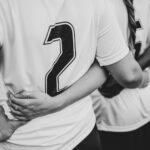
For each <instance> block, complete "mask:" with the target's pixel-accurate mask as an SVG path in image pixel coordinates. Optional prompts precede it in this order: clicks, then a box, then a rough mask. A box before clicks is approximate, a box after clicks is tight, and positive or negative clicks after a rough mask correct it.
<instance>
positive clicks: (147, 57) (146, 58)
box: [137, 46, 150, 70]
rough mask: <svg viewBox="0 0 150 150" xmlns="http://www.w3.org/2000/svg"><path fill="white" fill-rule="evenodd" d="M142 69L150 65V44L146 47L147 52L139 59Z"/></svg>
mask: <svg viewBox="0 0 150 150" xmlns="http://www.w3.org/2000/svg"><path fill="white" fill-rule="evenodd" d="M137 61H138V63H139V65H140V66H141V68H142V70H144V69H145V68H147V67H149V66H150V46H148V47H147V48H146V49H145V52H144V53H143V54H142V55H141V56H140V57H139V59H138V60H137Z"/></svg>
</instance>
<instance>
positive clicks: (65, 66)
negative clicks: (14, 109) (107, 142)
mask: <svg viewBox="0 0 150 150" xmlns="http://www.w3.org/2000/svg"><path fill="white" fill-rule="evenodd" d="M116 35H117V36H116ZM112 39H113V40H112ZM118 41H119V42H118ZM0 45H1V47H2V53H3V60H2V76H3V80H4V83H5V85H6V89H7V90H11V91H12V92H13V93H17V92H19V91H22V90H24V91H34V90H40V91H42V92H46V93H47V94H49V95H51V96H55V95H57V94H59V93H60V92H61V91H63V90H64V89H66V88H67V87H69V86H70V85H72V84H73V83H74V82H75V81H77V80H78V79H79V78H80V77H82V76H83V75H84V74H85V73H86V72H87V70H88V69H89V68H90V66H91V64H92V63H93V61H94V59H95V56H96V58H97V60H98V61H99V63H100V64H101V65H102V66H103V65H109V64H112V63H115V62H116V61H119V60H120V59H122V58H123V57H125V56H126V55H127V53H128V48H127V46H126V44H125V43H124V40H123V37H122V35H121V32H120V30H119V27H118V26H117V24H116V23H115V22H114V19H113V17H112V16H111V14H110V13H109V10H108V9H107V6H106V4H105V0H94V1H93V0H73V1H70V0H0ZM94 124H95V116H94V112H93V108H92V103H91V98H90V97H89V96H88V97H86V98H83V99H82V100H80V101H78V102H76V103H74V104H72V105H70V106H69V107H67V108H65V109H63V110H61V111H59V112H56V113H53V114H49V115H46V116H43V117H39V118H36V119H34V120H32V121H30V122H29V123H27V124H26V125H24V126H22V127H20V128H19V129H17V130H16V132H15V133H14V134H13V135H12V137H11V138H10V139H9V142H11V143H15V144H20V145H26V146H43V147H46V149H48V150H57V149H61V150H70V149H72V148H74V147H75V146H76V145H77V144H78V143H80V142H81V141H82V140H83V139H84V138H85V137H86V136H87V135H88V134H89V133H90V132H91V130H92V129H93V127H94ZM44 150H45V149H44Z"/></svg>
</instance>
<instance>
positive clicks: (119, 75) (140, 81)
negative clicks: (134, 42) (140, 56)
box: [106, 52, 148, 88]
mask: <svg viewBox="0 0 150 150" xmlns="http://www.w3.org/2000/svg"><path fill="white" fill-rule="evenodd" d="M106 68H107V69H108V70H109V72H110V73H111V74H112V76H113V77H114V78H115V79H116V80H117V81H118V82H119V83H120V84H121V85H122V86H124V87H126V88H138V87H144V86H146V85H147V82H148V76H147V74H146V72H144V71H142V70H141V67H140V66H139V64H138V63H137V62H136V60H135V59H134V57H133V56H132V54H131V53H130V52H129V53H128V54H127V56H125V57H124V58H123V59H122V60H120V61H118V62H116V63H114V64H111V65H108V66H106Z"/></svg>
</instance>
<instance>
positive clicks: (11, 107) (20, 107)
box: [8, 100, 25, 114]
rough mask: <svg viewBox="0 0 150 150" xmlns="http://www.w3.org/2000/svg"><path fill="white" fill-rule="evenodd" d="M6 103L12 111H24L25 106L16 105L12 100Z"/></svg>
mask: <svg viewBox="0 0 150 150" xmlns="http://www.w3.org/2000/svg"><path fill="white" fill-rule="evenodd" d="M8 105H9V107H10V109H11V110H12V111H14V112H18V113H21V114H22V113H24V110H25V108H24V107H22V106H20V105H16V104H15V103H13V102H12V101H10V100H9V101H8Z"/></svg>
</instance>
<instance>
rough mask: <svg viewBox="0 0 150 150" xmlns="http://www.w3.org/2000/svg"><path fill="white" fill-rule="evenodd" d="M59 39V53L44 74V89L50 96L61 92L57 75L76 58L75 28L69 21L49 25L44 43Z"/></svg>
mask: <svg viewBox="0 0 150 150" xmlns="http://www.w3.org/2000/svg"><path fill="white" fill-rule="evenodd" d="M56 41H59V43H60V54H59V55H58V57H57V59H56V60H55V62H54V63H53V66H52V68H51V69H50V70H49V71H48V72H47V73H46V76H45V91H46V93H48V94H49V95H50V96H55V95H58V94H59V93H61V92H62V91H63V90H64V89H66V88H67V87H64V88H63V89H60V88H59V77H60V75H61V74H62V73H63V72H64V71H65V70H66V69H67V67H68V66H69V65H70V64H71V63H72V62H73V61H74V60H75V58H76V43H75V30H74V27H73V25H72V24H71V23H69V22H60V23H56V24H55V25H52V26H50V27H49V29H48V32H47V35H46V38H45V41H44V45H47V44H52V43H53V42H56Z"/></svg>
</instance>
